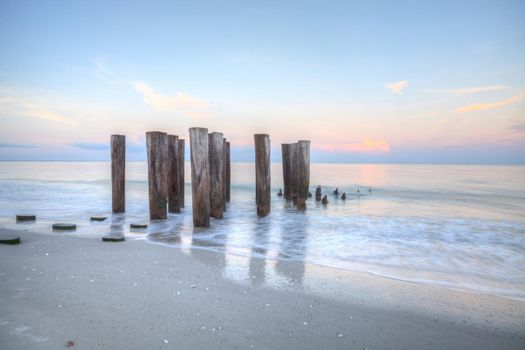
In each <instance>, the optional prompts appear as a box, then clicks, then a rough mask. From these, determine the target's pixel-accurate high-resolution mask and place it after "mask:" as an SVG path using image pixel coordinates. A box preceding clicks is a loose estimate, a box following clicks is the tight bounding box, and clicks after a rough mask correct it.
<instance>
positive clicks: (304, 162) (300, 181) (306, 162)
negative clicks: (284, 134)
mask: <svg viewBox="0 0 525 350" xmlns="http://www.w3.org/2000/svg"><path fill="white" fill-rule="evenodd" d="M294 163H295V166H294V176H295V178H296V179H297V209H299V210H304V209H306V199H307V198H308V188H309V186H310V141H299V142H298V143H297V148H296V150H295V156H294Z"/></svg>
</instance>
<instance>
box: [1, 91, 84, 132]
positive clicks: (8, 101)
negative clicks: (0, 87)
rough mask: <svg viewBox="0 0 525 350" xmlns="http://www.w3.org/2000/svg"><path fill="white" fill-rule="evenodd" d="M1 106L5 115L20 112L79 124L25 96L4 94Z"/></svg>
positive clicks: (19, 113) (60, 121)
mask: <svg viewBox="0 0 525 350" xmlns="http://www.w3.org/2000/svg"><path fill="white" fill-rule="evenodd" d="M0 107H1V110H2V114H4V115H6V114H18V115H24V116H27V117H33V118H39V119H45V120H49V121H52V122H57V123H64V124H72V125H75V124H78V123H77V122H76V121H74V120H73V119H71V118H69V117H66V116H64V115H62V114H59V113H56V112H53V111H51V110H49V109H48V108H47V107H44V106H42V105H40V104H37V103H35V102H33V101H31V100H28V99H25V98H14V97H7V96H2V97H0Z"/></svg>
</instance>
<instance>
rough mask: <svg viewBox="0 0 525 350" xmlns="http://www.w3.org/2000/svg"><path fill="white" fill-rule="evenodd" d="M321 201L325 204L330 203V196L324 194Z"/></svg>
mask: <svg viewBox="0 0 525 350" xmlns="http://www.w3.org/2000/svg"><path fill="white" fill-rule="evenodd" d="M321 203H323V204H324V205H327V204H328V198H327V197H326V194H325V195H324V196H323V200H322V202H321Z"/></svg>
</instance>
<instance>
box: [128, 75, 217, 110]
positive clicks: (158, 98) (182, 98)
mask: <svg viewBox="0 0 525 350" xmlns="http://www.w3.org/2000/svg"><path fill="white" fill-rule="evenodd" d="M133 86H134V88H135V90H137V91H138V92H140V93H141V94H142V101H144V103H145V104H147V105H149V106H151V107H153V108H154V109H157V110H159V111H165V112H192V111H194V110H202V109H206V108H207V107H208V102H206V101H204V100H201V99H199V98H197V97H193V96H190V95H188V94H185V93H183V92H177V93H175V94H174V95H162V94H159V93H157V92H156V91H155V90H154V89H153V88H152V87H151V86H150V85H148V84H147V83H144V82H139V81H137V82H135V83H134V84H133Z"/></svg>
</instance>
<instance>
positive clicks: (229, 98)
mask: <svg viewBox="0 0 525 350" xmlns="http://www.w3.org/2000/svg"><path fill="white" fill-rule="evenodd" d="M0 123H1V124H0V125H1V128H0V160H107V159H108V158H109V153H108V144H109V136H110V134H113V133H122V134H126V135H127V143H128V159H130V160H141V159H144V158H145V152H144V148H145V146H144V133H145V132H146V131H151V130H163V131H166V132H169V133H173V134H177V135H180V136H181V137H185V138H187V135H188V128H189V127H191V126H202V127H207V128H208V129H209V130H210V132H211V131H222V132H224V134H225V136H226V137H227V138H228V139H229V140H230V141H231V142H232V156H233V158H234V160H251V159H253V146H252V145H253V134H254V133H268V134H270V137H271V141H272V148H273V150H274V154H273V156H272V157H273V160H276V161H277V160H279V159H280V157H279V153H280V151H279V150H280V144H281V143H283V142H292V141H296V140H298V139H309V140H311V141H312V160H313V161H318V162H365V163H366V162H415V163H418V162H425V163H521V164H523V163H525V1H521V0H518V1H504V0H500V1H482V0H476V1H457V0H455V1H443V0H439V1H350V0H348V1H285V0H281V1H226V0H224V1H199V0H190V1H176V0H172V1H114V2H111V1H107V0H106V1H93V0H91V1H70V0H67V1H36V0H35V1H25V0H10V1H6V0H0Z"/></svg>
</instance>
